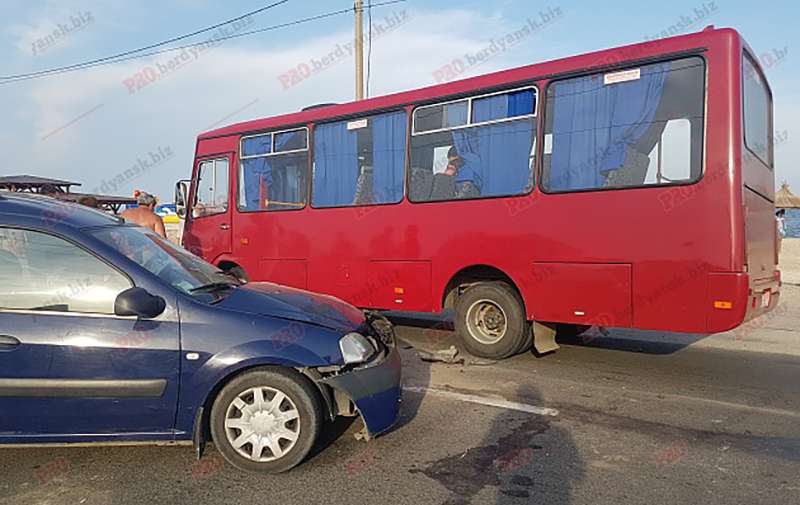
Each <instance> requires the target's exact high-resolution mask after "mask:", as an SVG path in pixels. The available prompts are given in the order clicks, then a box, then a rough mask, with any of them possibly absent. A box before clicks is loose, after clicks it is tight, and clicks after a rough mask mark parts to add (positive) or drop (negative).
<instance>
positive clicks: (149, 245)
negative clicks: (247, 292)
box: [93, 226, 240, 296]
mask: <svg viewBox="0 0 800 505" xmlns="http://www.w3.org/2000/svg"><path fill="white" fill-rule="evenodd" d="M93 235H94V236H95V237H97V238H98V239H100V240H101V241H102V242H104V243H106V244H108V245H110V246H111V247H113V248H114V249H116V250H117V251H119V252H120V253H122V254H124V255H125V256H126V257H128V258H129V259H131V260H133V261H135V262H136V263H137V264H139V265H140V266H142V267H144V268H145V269H146V270H148V271H149V272H152V273H153V274H155V275H157V276H158V277H159V278H160V279H161V280H162V281H164V282H166V283H167V284H169V285H171V286H172V287H174V288H176V289H178V290H180V291H183V292H184V293H187V294H190V295H193V296H199V295H201V294H204V293H215V294H216V293H220V292H224V291H225V290H229V289H231V288H234V287H236V286H238V285H239V284H240V283H239V281H237V280H236V279H235V278H234V277H233V276H230V275H228V274H226V273H225V272H223V271H222V270H220V269H218V268H216V267H214V266H213V265H210V264H209V263H206V262H205V261H203V260H202V259H200V258H198V257H197V256H194V255H193V254H191V253H189V252H188V251H186V250H185V249H183V248H181V247H178V246H176V245H175V244H173V243H172V242H170V241H168V240H166V239H164V238H162V237H160V236H159V235H157V234H156V233H154V232H152V231H150V230H148V229H145V228H141V227H138V226H113V227H107V228H100V229H97V230H95V231H94V232H93Z"/></svg>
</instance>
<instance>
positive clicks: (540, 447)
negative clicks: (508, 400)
mask: <svg viewBox="0 0 800 505" xmlns="http://www.w3.org/2000/svg"><path fill="white" fill-rule="evenodd" d="M522 392H523V391H521V390H520V391H517V393H522ZM524 393H525V394H526V397H527V398H528V399H531V400H532V401H533V402H536V403H537V404H538V405H542V404H543V401H542V399H541V397H540V395H539V393H538V391H535V390H533V391H531V389H530V388H527V387H526V388H525V391H524ZM486 408H491V409H492V410H494V411H495V412H496V413H497V415H496V417H495V418H494V420H493V421H492V424H491V427H490V429H489V430H488V432H487V434H486V435H485V437H484V438H483V439H482V440H480V441H476V444H475V446H474V447H471V448H469V449H468V450H466V451H465V452H464V453H459V454H453V455H450V456H447V457H445V458H442V459H440V460H437V461H434V462H431V463H428V464H427V465H425V466H423V467H422V468H420V469H417V470H412V472H413V473H422V474H423V475H425V476H427V477H429V478H431V479H433V480H435V481H437V482H438V483H439V484H441V485H442V486H444V487H445V488H446V489H447V490H448V491H450V495H449V496H448V498H447V499H446V501H445V502H444V503H445V504H446V505H466V504H469V503H487V501H488V500H489V498H488V496H487V495H491V494H492V493H494V492H495V491H494V490H492V489H486V488H496V498H495V499H494V502H493V503H497V504H502V505H506V504H508V505H512V504H521V503H547V504H549V505H560V504H569V503H572V495H573V487H574V485H575V483H577V482H579V481H580V480H582V479H583V478H584V474H585V464H584V462H583V460H582V459H581V457H580V455H579V454H578V450H577V448H576V446H575V443H574V442H573V440H572V437H571V435H570V434H569V432H568V431H567V430H566V429H565V428H563V427H562V426H560V425H559V420H558V418H557V417H551V416H542V415H536V414H530V413H526V412H518V411H512V410H500V409H494V408H493V407H486Z"/></svg>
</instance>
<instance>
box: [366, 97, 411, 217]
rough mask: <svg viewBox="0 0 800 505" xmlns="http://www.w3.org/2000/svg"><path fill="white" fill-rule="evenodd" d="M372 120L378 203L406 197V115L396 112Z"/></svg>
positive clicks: (391, 201) (375, 189)
mask: <svg viewBox="0 0 800 505" xmlns="http://www.w3.org/2000/svg"><path fill="white" fill-rule="evenodd" d="M371 121H372V150H373V151H372V162H373V168H372V171H373V195H372V201H373V202H374V203H396V202H399V201H400V200H402V199H403V176H404V173H405V158H406V124H407V120H406V114H405V112H396V113H392V114H384V115H381V116H377V117H375V118H373V119H371Z"/></svg>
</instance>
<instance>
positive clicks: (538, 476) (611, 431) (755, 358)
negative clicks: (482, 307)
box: [0, 288, 800, 505]
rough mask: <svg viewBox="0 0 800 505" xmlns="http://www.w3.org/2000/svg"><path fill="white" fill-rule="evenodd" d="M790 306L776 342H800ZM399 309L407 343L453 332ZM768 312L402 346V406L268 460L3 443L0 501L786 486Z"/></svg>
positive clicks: (213, 500) (418, 499)
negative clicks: (450, 360) (548, 344)
mask: <svg viewBox="0 0 800 505" xmlns="http://www.w3.org/2000/svg"><path fill="white" fill-rule="evenodd" d="M795 289H797V288H795ZM795 295H796V293H795ZM793 306H794V307H795V308H797V307H798V306H797V305H793ZM787 314H788V315H787ZM792 314H800V310H798V311H797V312H794V311H791V310H790V311H788V312H786V313H784V315H783V316H781V317H784V318H789V319H784V320H782V322H781V323H780V324H779V326H781V327H782V328H781V331H783V332H784V334H782V335H783V336H782V337H781V338H784V339H786V341H787V342H789V341H791V340H792V339H794V341H795V342H797V341H800V338H797V337H800V324H797V325H794V320H793V319H791V318H792V317H796V316H795V315H792ZM787 321H788V323H787ZM400 322H404V323H413V324H414V325H413V326H409V325H406V326H401V327H400V328H399V333H400V335H401V337H403V338H404V339H405V341H406V342H410V343H413V344H414V345H416V346H417V347H426V348H429V349H445V348H447V347H448V346H449V345H451V344H454V343H456V340H455V339H454V335H453V334H452V332H449V331H440V330H437V329H431V328H429V326H431V323H428V322H423V321H407V320H400ZM773 323H774V321H773ZM773 323H770V324H769V325H765V324H763V323H762V324H761V325H757V326H755V327H753V328H752V329H750V330H749V331H747V332H742V333H738V334H734V335H729V336H728V337H725V336H722V337H710V338H712V339H717V340H716V342H717V343H718V344H719V345H716V344H715V345H703V340H697V339H695V341H691V342H689V341H686V340H685V339H681V338H668V337H667V336H663V335H660V336H659V338H653V335H652V334H642V335H640V337H641V338H639V337H637V334H636V333H635V332H633V333H631V332H613V331H612V333H611V335H610V336H602V335H600V334H594V336H595V337H597V338H594V339H592V340H590V341H588V342H583V341H578V342H573V343H572V344H570V345H565V346H563V347H562V348H561V349H560V350H559V351H558V352H556V353H555V354H551V355H549V356H546V357H542V358H537V357H535V356H533V355H531V354H526V355H523V356H518V357H516V358H513V359H510V360H507V361H504V362H502V363H481V362H479V363H477V364H476V363H473V364H468V365H460V364H443V363H429V362H425V361H422V360H420V359H419V357H418V356H417V354H416V351H415V349H412V348H405V349H404V350H403V357H404V365H405V367H406V368H405V381H406V386H407V388H408V390H407V392H406V395H405V401H404V405H403V417H402V421H401V423H400V425H399V426H398V427H397V428H396V429H395V430H394V431H393V432H392V433H389V434H387V435H385V436H383V437H381V438H379V439H377V440H374V441H372V442H369V443H365V442H359V441H357V440H355V438H354V436H353V434H354V433H355V432H356V431H357V430H358V428H359V423H357V422H355V423H339V424H337V425H333V426H329V427H328V429H327V430H326V435H327V439H326V440H325V441H324V443H323V444H321V446H320V448H319V449H318V451H316V454H315V455H314V456H313V457H312V458H311V459H310V460H309V461H307V462H306V463H304V464H303V465H302V466H300V467H298V468H296V469H295V470H293V471H291V472H289V473H287V474H284V475H279V476H259V475H252V474H246V473H241V472H239V471H237V470H234V469H232V468H231V467H229V466H227V465H225V464H224V463H223V462H222V459H221V458H220V456H219V455H218V454H217V453H216V452H215V451H214V450H213V448H212V449H210V450H209V451H208V453H207V456H206V458H205V459H204V460H203V461H201V462H200V463H198V462H195V461H194V460H193V458H192V451H191V450H190V449H189V448H184V447H116V448H111V447H102V448H71V449H67V448H64V449H61V448H59V449H4V450H0V476H2V477H0V503H3V504H6V503H8V504H29V503H30V504H33V503H36V504H50V503H52V504H58V505H67V504H87V505H88V504H136V505H141V504H161V503H170V504H184V503H186V504H217V503H218V504H226V505H234V504H253V503H267V504H273V503H284V504H292V503H298V504H300V503H303V504H317V503H319V504H332V503H335V504H338V503H377V504H381V505H387V504H389V503H391V504H395V503H408V504H414V505H422V504H428V503H431V504H440V503H449V504H458V503H489V504H494V503H502V504H522V503H542V504H567V503H576V504H583V503H585V504H598V503H602V504H604V503H609V504H611V503H613V504H624V503H637V504H639V503H646V504H648V505H657V504H667V503H669V504H670V505H674V504H676V503H691V504H695V503H703V504H712V503H720V504H739V503H741V504H745V503H747V504H753V503H756V504H758V505H766V504H773V503H774V504H788V503H798V498H797V497H798V496H799V495H800V480H798V477H800V381H798V379H800V355H799V353H795V354H778V353H763V352H758V349H759V348H760V346H759V345H757V343H758V341H759V338H761V337H760V335H762V334H766V335H773V334H774V332H773V333H769V331H772V330H775V329H774V328H772V330H770V328H768V327H767V326H774V324H773ZM787 326H789V327H787ZM775 331H777V330H775ZM725 338H729V339H733V340H736V341H739V340H744V341H746V342H747V343H749V344H750V346H749V347H748V348H744V347H743V346H742V345H738V344H739V343H740V342H733V343H732V344H731V345H723V344H724V342H723V343H722V344H720V342H721V341H722V340H724V339H725ZM769 338H770V339H773V340H772V341H771V345H772V346H771V347H769V349H775V348H780V345H777V344H776V343H775V341H774V338H773V337H772V336H770V337H769ZM491 404H494V405H491Z"/></svg>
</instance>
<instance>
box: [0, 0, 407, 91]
mask: <svg viewBox="0 0 800 505" xmlns="http://www.w3.org/2000/svg"><path fill="white" fill-rule="evenodd" d="M284 1H288V0H284ZM406 1H407V0H390V1H386V2H380V3H376V4H374V5H373V7H382V6H386V5H391V4H397V3H403V2H406ZM354 10H355V8H354V7H350V8H348V9H341V10H338V11H332V12H327V13H324V14H318V15H316V16H309V17H307V18H302V19H297V20H294V21H289V22H286V23H280V24H277V25H272V26H267V27H264V28H259V29H258V30H251V31H249V32H242V33H237V34H234V35H228V36H225V37H220V38H217V39H214V43H217V42H222V41H223V40H230V39H237V38H240V37H247V36H250V35H257V34H259V33H264V32H268V31H273V30H278V29H280V28H288V27H290V26H295V25H299V24H303V23H309V22H311V21H318V20H320V19H325V18H329V17H333V16H338V15H342V14H346V13H349V12H353V11H354ZM202 44H204V42H198V43H195V44H186V45H183V46H176V47H169V48H165V49H161V50H158V51H152V52H149V53H144V54H136V55H132V56H128V57H124V58H118V59H115V60H113V61H103V62H98V63H92V64H84V66H81V67H79V68H69V69H63V70H58V71H56V69H53V71H51V72H50V73H48V74H45V75H33V76H21V77H18V78H12V77H13V76H11V77H6V78H0V86H2V85H3V84H10V83H14V82H20V81H28V80H31V79H40V78H44V77H51V76H54V75H59V74H64V73H68V72H76V71H79V70H86V69H90V68H95V67H101V66H105V65H113V64H115V63H122V62H125V61H130V60H135V59H139V58H146V57H148V56H156V55H159V54H164V53H169V52H173V51H180V50H181V49H187V48H190V47H196V46H199V45H202ZM87 63H88V62H87ZM2 79H6V80H2Z"/></svg>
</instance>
